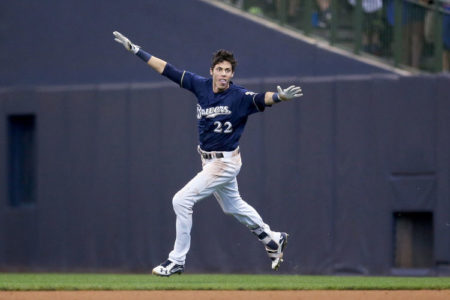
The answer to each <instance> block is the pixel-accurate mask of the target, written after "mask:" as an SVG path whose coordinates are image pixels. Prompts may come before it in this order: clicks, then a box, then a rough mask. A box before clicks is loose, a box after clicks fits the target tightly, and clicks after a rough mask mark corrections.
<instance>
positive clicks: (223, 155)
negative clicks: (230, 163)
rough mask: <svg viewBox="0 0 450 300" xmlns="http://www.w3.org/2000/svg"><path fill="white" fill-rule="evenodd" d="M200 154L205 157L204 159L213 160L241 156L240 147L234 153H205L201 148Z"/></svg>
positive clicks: (198, 149)
mask: <svg viewBox="0 0 450 300" xmlns="http://www.w3.org/2000/svg"><path fill="white" fill-rule="evenodd" d="M197 151H198V153H199V154H200V155H201V157H203V158H204V159H213V158H230V157H233V156H236V155H238V154H239V147H237V148H236V149H235V150H233V151H221V152H218V151H211V152H208V151H203V150H202V149H201V148H200V146H198V147H197Z"/></svg>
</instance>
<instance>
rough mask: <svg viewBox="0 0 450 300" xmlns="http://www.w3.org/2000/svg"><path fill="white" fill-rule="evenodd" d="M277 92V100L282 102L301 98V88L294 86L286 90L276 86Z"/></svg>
mask: <svg viewBox="0 0 450 300" xmlns="http://www.w3.org/2000/svg"><path fill="white" fill-rule="evenodd" d="M277 90H278V99H280V100H282V101H287V100H292V99H294V98H298V97H301V96H303V93H302V88H301V87H299V86H295V85H291V86H290V87H288V88H287V89H282V88H281V87H280V86H277Z"/></svg>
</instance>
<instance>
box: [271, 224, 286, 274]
mask: <svg viewBox="0 0 450 300" xmlns="http://www.w3.org/2000/svg"><path fill="white" fill-rule="evenodd" d="M288 236H289V234H287V233H285V232H281V233H280V240H279V241H278V243H277V244H278V247H277V249H271V248H269V247H267V246H266V251H267V255H269V257H270V259H271V260H272V269H273V270H278V268H279V267H280V265H281V263H282V262H283V251H284V249H285V248H286V245H287V239H288Z"/></svg>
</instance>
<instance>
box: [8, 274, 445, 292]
mask: <svg viewBox="0 0 450 300" xmlns="http://www.w3.org/2000/svg"><path fill="white" fill-rule="evenodd" d="M377 289H383V290H420V289H450V277H368V276H358V277H356V276H296V275H219V274H208V275H200V274H198V275H196V274H193V275H186V274H184V275H181V276H178V275H174V276H172V277H170V278H161V277H156V276H152V275H131V274H120V275H118V274H19V273H0V290H9V291H14V290H15V291H19V290H22V291H24V290H377Z"/></svg>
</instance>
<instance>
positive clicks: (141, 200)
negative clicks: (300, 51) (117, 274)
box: [0, 75, 450, 275]
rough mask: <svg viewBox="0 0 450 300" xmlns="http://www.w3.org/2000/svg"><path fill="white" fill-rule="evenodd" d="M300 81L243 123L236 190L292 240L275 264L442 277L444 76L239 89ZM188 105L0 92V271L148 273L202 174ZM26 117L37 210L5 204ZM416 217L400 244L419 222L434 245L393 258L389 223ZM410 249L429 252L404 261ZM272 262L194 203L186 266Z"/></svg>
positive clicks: (449, 156)
mask: <svg viewBox="0 0 450 300" xmlns="http://www.w3.org/2000/svg"><path fill="white" fill-rule="evenodd" d="M298 82H300V83H301V85H302V87H303V90H304V94H305V96H304V97H303V98H302V99H301V100H299V101H292V102H289V103H283V104H282V105H276V106H274V107H272V108H267V110H266V112H264V113H260V114H256V115H253V116H251V117H250V119H249V122H248V124H247V128H246V131H245V133H244V135H243V137H242V140H241V149H242V158H243V164H244V165H243V168H242V170H241V173H240V174H239V176H238V181H239V184H240V191H241V194H242V196H243V198H244V199H245V200H246V201H248V202H249V203H250V204H251V205H253V206H254V207H255V208H256V209H257V210H258V211H259V212H260V214H261V215H262V216H263V218H264V220H265V221H266V222H267V223H269V224H270V225H271V227H272V228H273V229H276V230H283V231H287V232H289V233H290V234H291V239H290V242H289V246H288V248H287V251H286V261H285V263H284V264H283V265H282V269H281V270H282V272H286V273H312V274H343V273H345V274H399V273H402V272H403V273H405V272H406V273H414V274H425V275H435V274H448V272H449V263H450V226H449V220H450V190H449V187H450V174H449V169H450V135H449V134H448V133H449V132H450V102H449V97H448V95H449V94H450V84H449V82H450V79H449V77H448V76H447V77H446V76H443V75H441V76H413V77H397V76H394V75H372V76H370V75H367V76H338V77H317V78H310V77H303V78H287V79H286V78H284V79H283V78H274V79H264V80H257V79H255V80H246V81H244V80H242V81H239V82H237V83H238V84H241V85H244V86H246V87H248V88H249V89H252V90H255V91H264V90H272V89H273V87H274V86H276V84H283V85H287V84H290V83H298ZM195 104H196V102H195V98H194V96H193V95H191V94H190V93H189V92H187V91H185V90H183V89H180V88H178V87H176V85H175V84H173V83H171V82H166V83H153V84H122V85H121V84H112V85H86V86H59V87H57V86H54V87H37V88H10V89H1V90H0V118H1V119H2V121H1V122H0V158H1V159H0V162H1V163H0V166H1V169H0V171H1V172H0V270H7V271H16V270H28V271H29V270H45V271H124V272H129V271H132V272H146V271H149V270H150V269H151V268H152V266H154V265H156V264H158V263H160V262H161V261H162V260H164V259H165V258H166V256H167V254H168V252H169V251H170V250H171V247H172V245H173V239H174V234H175V232H174V230H175V215H174V212H173V210H172V206H171V199H172V196H173V195H174V194H175V192H176V191H177V190H178V189H180V188H181V187H182V186H183V185H184V184H185V183H186V182H187V181H188V180H189V179H190V178H191V177H193V176H194V175H195V174H196V172H198V171H199V170H200V160H199V157H198V154H197V153H196V145H197V142H196V141H197V132H196V117H195V115H196V105H195ZM21 116H22V117H23V116H25V118H31V119H32V120H33V122H32V123H31V125H26V124H25V128H28V131H30V132H32V135H33V136H34V139H33V141H34V142H33V144H34V150H33V151H32V152H33V153H34V154H33V155H35V156H34V157H35V160H34V163H33V162H32V164H34V168H32V170H34V171H33V172H34V173H33V172H32V173H33V174H32V179H31V180H32V181H33V180H34V188H33V189H32V191H31V192H30V193H31V194H32V196H33V197H34V198H33V199H32V200H33V201H31V203H20V201H19V203H15V202H14V201H12V200H11V197H13V198H14V197H19V198H20V196H17V195H16V196H11V195H15V194H13V193H11V189H12V186H13V185H11V182H12V181H14V180H15V179H14V178H15V177H14V176H15V175H14V174H11V172H12V171H11V167H10V165H11V162H10V161H9V159H10V158H11V157H12V156H11V155H12V154H11V150H10V149H12V148H11V147H12V146H11V143H17V145H18V147H19V148H20V142H17V141H16V142H14V141H15V140H14V138H12V136H14V133H12V132H14V131H13V130H12V129H11V128H16V127H17V128H19V129H18V130H19V131H20V130H21V129H20V128H21V127H20V126H16V125H17V124H19V125H20V124H21V123H20V122H21V120H22V119H21V118H20V117H21ZM16 121H17V122H18V123H17V122H16ZM22 125H23V124H22ZM27 126H28V127H27ZM27 149H30V148H27ZM24 151H25V150H24ZM25 153H29V152H25ZM19 156H20V155H19ZM19 187H20V185H19ZM19 200H20V199H19ZM412 213H413V214H412ZM414 213H415V214H419V216H425V221H424V223H426V224H428V225H426V226H422V227H424V228H422V227H421V226H420V224H421V221H420V220H421V219H420V218H419V221H418V222H412V223H411V224H410V227H411V228H413V229H410V231H411V232H412V234H411V235H410V236H409V238H410V240H414V239H415V237H414V236H415V235H414V232H415V233H417V232H419V233H418V234H419V237H420V232H421V230H422V237H423V235H424V234H423V232H425V233H427V232H428V233H431V241H430V240H429V239H427V238H426V237H425V238H424V239H423V240H420V239H419V244H420V242H421V241H422V242H423V243H425V244H426V243H428V244H429V245H428V246H426V245H425V246H426V247H428V248H427V249H425V250H424V251H422V250H423V249H422V248H423V247H422V246H421V244H420V245H419V246H418V247H416V246H417V245H416V246H414V245H413V244H414V243H413V242H411V241H410V242H411V247H410V248H411V249H412V250H411V249H409V250H408V249H406V250H402V251H406V254H405V253H399V249H398V247H400V246H401V247H403V246H402V243H399V240H398V237H397V234H398V232H397V231H398V230H400V229H401V228H404V226H403V227H401V226H400V227H398V226H397V225H398V224H404V223H401V222H400V221H399V220H401V216H402V214H404V215H406V216H411V214H412V216H416V215H415V214H414ZM430 218H431V219H430ZM413 219H414V218H413ZM416 221H417V219H416ZM397 222H398V224H397ZM430 222H431V223H430ZM422 223H423V222H422ZM414 226H416V227H417V226H419V227H417V228H419V229H418V230H415V229H414V228H416V227H414ZM427 226H428V227H427ZM430 226H431V231H427V230H430V228H429V227H430ZM425 227H427V228H428V229H427V228H425ZM399 228H400V229H399ZM402 230H403V229H402ZM411 232H410V233H411ZM404 238H406V240H408V234H406V235H405V237H404ZM423 243H422V244H423ZM430 243H431V244H430ZM421 247H422V248H421ZM426 247H425V248H426ZM430 247H431V249H430ZM406 248H408V247H406ZM402 249H403V248H402ZM414 249H415V250H414ZM408 251H412V252H414V253H415V254H414V253H413V256H414V255H416V256H417V255H419V256H420V254H421V253H422V254H423V253H428V254H430V253H431V258H428V260H427V258H425V260H426V261H427V263H426V264H425V267H423V266H422V265H420V262H419V264H418V266H419V267H417V266H416V267H414V266H413V267H414V268H413V269H411V268H398V265H397V264H398V263H399V262H398V260H399V257H398V256H399V255H400V256H401V255H403V256H405V255H407V254H408ZM427 251H431V252H427ZM410 254H411V253H410ZM411 257H412V256H411ZM419 258H420V257H419ZM411 259H413V258H411ZM419 260H420V259H419ZM269 269H270V263H269V260H268V258H267V257H266V254H265V252H264V249H263V247H262V246H261V245H260V243H259V242H258V241H257V240H256V238H255V237H254V236H253V235H252V234H251V233H250V232H249V231H248V230H247V229H246V228H245V227H244V226H242V225H240V224H239V223H238V222H237V221H236V220H234V219H233V218H232V217H229V216H225V215H223V213H222V212H221V209H220V207H219V205H218V204H217V203H216V201H215V199H214V198H212V197H210V198H207V199H205V200H203V201H202V202H200V203H199V204H198V205H197V206H196V207H195V209H194V226H193V231H192V248H191V251H190V253H189V255H188V261H187V271H188V272H244V273H259V272H268V271H269Z"/></svg>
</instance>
